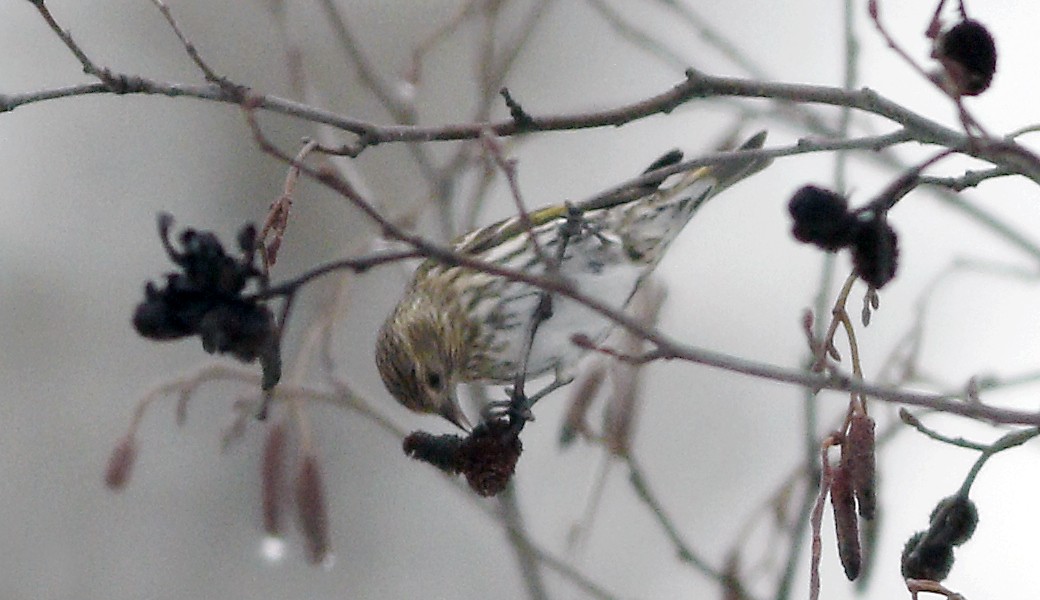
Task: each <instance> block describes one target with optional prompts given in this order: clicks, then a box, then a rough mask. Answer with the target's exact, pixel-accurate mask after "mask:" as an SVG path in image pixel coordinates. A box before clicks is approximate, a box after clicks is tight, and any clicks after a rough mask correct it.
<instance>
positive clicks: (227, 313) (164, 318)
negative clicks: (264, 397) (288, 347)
mask: <svg viewBox="0 0 1040 600" xmlns="http://www.w3.org/2000/svg"><path fill="white" fill-rule="evenodd" d="M172 226H173V217H172V216H170V215H169V214H166V213H163V214H160V215H159V238H160V239H161V240H162V244H163V248H164V249H165V250H166V254H167V255H168V256H169V257H170V260H172V261H173V263H174V264H175V265H177V266H178V267H179V268H180V270H179V271H177V272H172V273H167V274H166V282H165V285H162V286H157V285H156V284H154V283H153V282H151V281H149V282H148V283H146V284H145V288H144V300H143V301H141V303H140V304H138V305H137V308H136V309H135V310H134V316H133V324H134V329H136V330H137V333H139V334H140V335H141V336H142V337H145V338H148V339H151V340H160V341H161V340H176V339H180V338H184V337H188V336H193V335H197V336H199V338H200V339H201V340H202V347H203V348H204V349H205V350H206V352H209V353H214V352H218V353H221V354H225V353H227V354H231V355H232V356H234V357H235V358H238V359H239V360H241V361H244V362H253V361H254V360H259V361H260V366H261V368H262V369H263V388H264V389H270V388H272V387H274V385H275V384H276V383H278V380H279V378H280V377H281V358H280V354H279V336H278V328H277V327H276V325H275V319H274V316H273V315H272V314H271V310H270V309H269V308H267V306H265V305H264V303H263V302H262V301H261V300H259V299H257V298H256V297H250V296H248V295H247V294H246V288H247V286H248V285H249V284H250V282H253V281H257V282H259V281H262V280H263V275H262V273H261V272H260V270H259V269H257V267H256V266H255V264H254V255H255V249H256V229H255V228H254V227H253V226H252V225H246V226H245V227H243V228H242V231H241V232H240V233H239V235H238V246H239V249H240V250H241V251H242V256H241V257H239V258H234V257H232V256H229V255H228V254H227V253H226V252H225V251H224V247H223V246H222V245H221V243H220V240H218V239H217V236H216V235H214V234H213V233H211V232H208V231H196V230H194V229H190V228H189V229H185V230H184V231H183V232H181V234H180V236H179V239H178V241H179V242H180V246H181V250H177V249H175V248H174V247H173V244H172V243H170V227H172Z"/></svg>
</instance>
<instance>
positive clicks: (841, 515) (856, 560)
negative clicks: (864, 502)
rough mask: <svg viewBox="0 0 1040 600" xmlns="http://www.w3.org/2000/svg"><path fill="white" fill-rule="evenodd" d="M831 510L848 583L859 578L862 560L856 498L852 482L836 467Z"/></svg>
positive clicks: (839, 556)
mask: <svg viewBox="0 0 1040 600" xmlns="http://www.w3.org/2000/svg"><path fill="white" fill-rule="evenodd" d="M830 492H831V508H832V509H833V510H834V531H835V533H836V534H837V538H838V558H840V559H841V566H842V567H843V568H844V569H845V576H846V577H848V578H849V581H855V580H856V578H857V577H859V568H860V563H861V560H862V555H861V553H860V546H859V518H858V517H857V516H856V498H855V496H854V495H853V493H852V482H851V481H850V480H849V474H848V473H847V472H846V471H845V469H844V468H843V467H842V466H841V465H838V466H837V467H835V468H834V470H833V479H832V480H831V490H830Z"/></svg>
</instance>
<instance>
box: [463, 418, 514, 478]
mask: <svg viewBox="0 0 1040 600" xmlns="http://www.w3.org/2000/svg"><path fill="white" fill-rule="evenodd" d="M517 433H518V432H517V431H516V430H515V429H514V428H513V427H512V426H511V425H510V424H509V421H508V420H507V419H497V420H495V421H490V422H484V423H481V424H480V425H478V426H477V427H476V428H475V429H474V430H473V433H471V434H470V435H469V437H467V438H466V439H465V440H463V442H462V446H461V447H460V448H459V456H460V458H461V460H460V465H461V468H460V471H461V472H462V474H463V475H465V476H466V482H467V483H469V487H471V488H473V491H475V492H476V493H478V494H480V495H481V496H485V497H489V496H494V495H496V494H498V493H499V492H501V491H502V490H504V489H505V488H506V485H508V484H509V480H510V479H512V478H513V473H514V472H515V471H516V462H517V460H519V459H520V453H521V452H522V451H523V445H522V444H521V443H520V438H519V437H518V435H517Z"/></svg>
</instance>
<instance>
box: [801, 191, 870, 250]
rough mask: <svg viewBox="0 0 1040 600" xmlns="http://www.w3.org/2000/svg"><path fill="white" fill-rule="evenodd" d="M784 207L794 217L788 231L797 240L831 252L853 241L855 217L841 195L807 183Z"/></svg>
mask: <svg viewBox="0 0 1040 600" xmlns="http://www.w3.org/2000/svg"><path fill="white" fill-rule="evenodd" d="M787 210H788V212H790V214H791V218H792V219H794V225H793V226H792V228H791V233H792V234H793V235H794V237H795V239H796V240H798V241H799V242H803V243H806V244H813V245H815V246H818V247H820V248H822V249H824V250H829V251H831V252H833V251H835V250H840V249H841V248H844V247H846V246H848V245H849V244H851V243H852V235H853V233H854V231H855V226H856V221H855V218H854V217H853V216H852V215H851V214H850V213H849V207H848V201H847V200H846V199H845V197H844V196H841V195H840V194H837V193H835V192H832V191H830V190H827V189H824V188H820V187H816V186H813V185H807V186H804V187H802V188H801V189H799V190H798V191H797V192H795V193H794V196H792V197H791V200H790V202H788V204H787Z"/></svg>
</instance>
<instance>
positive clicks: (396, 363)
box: [376, 132, 769, 429]
mask: <svg viewBox="0 0 1040 600" xmlns="http://www.w3.org/2000/svg"><path fill="white" fill-rule="evenodd" d="M765 137H766V134H765V132H761V133H759V134H758V135H756V136H754V137H752V138H751V139H749V140H748V141H747V142H745V143H744V145H743V146H741V149H755V148H760V147H762V144H763V143H764V142H765ZM681 158H682V155H681V153H678V152H674V153H669V154H668V155H666V156H665V157H662V159H660V160H658V161H656V162H655V163H654V164H652V165H651V166H650V168H649V169H647V171H652V170H654V169H657V168H661V167H663V166H668V165H670V164H674V163H677V162H678V161H679V160H681ZM768 164H769V161H768V160H767V159H761V158H758V159H756V158H747V159H742V160H734V161H729V162H725V163H721V164H718V165H714V166H711V167H703V168H700V169H696V170H694V171H691V172H688V173H684V174H681V175H679V176H678V177H679V180H678V181H677V182H676V183H674V184H671V185H668V186H665V184H664V183H662V184H661V185H660V186H655V187H653V188H647V189H646V190H645V192H644V193H643V194H642V196H641V197H639V198H637V199H634V200H632V201H630V202H627V203H624V204H619V205H617V206H612V207H609V208H602V209H595V210H589V211H587V212H584V213H582V214H581V215H580V220H581V223H580V225H581V226H580V228H579V229H580V231H576V232H569V233H567V234H564V226H565V224H566V223H567V220H568V208H567V207H566V206H565V205H557V206H551V207H547V208H543V209H541V210H537V211H534V212H531V213H530V215H529V217H530V221H531V223H532V224H533V227H532V228H531V229H527V228H526V227H525V225H524V224H523V222H522V221H521V219H520V218H519V217H513V218H509V219H506V220H504V221H500V222H498V223H495V224H494V225H489V226H487V227H483V228H480V229H477V230H474V231H472V232H470V233H468V234H466V235H464V236H462V237H460V238H458V239H457V240H455V242H454V243H453V245H452V246H453V249H454V251H455V252H457V253H459V254H461V255H465V256H470V257H473V258H475V259H479V260H482V261H486V262H488V263H493V264H496V265H498V266H501V267H504V268H509V269H515V270H519V271H524V272H527V273H530V274H541V273H543V272H544V271H545V265H544V264H542V262H541V261H540V260H539V257H538V255H537V254H536V251H535V250H534V248H533V246H532V243H531V239H530V238H531V236H532V235H533V236H535V237H536V238H537V240H538V243H539V244H540V246H541V248H542V249H543V250H544V253H545V255H548V256H550V257H553V256H556V254H557V252H558V248H559V245H560V243H561V242H563V241H564V239H565V238H566V246H565V248H566V252H565V253H564V256H563V258H562V260H561V261H560V263H559V265H558V268H559V271H558V273H559V275H560V276H562V277H564V278H566V279H567V280H569V281H570V282H571V283H572V284H573V285H574V286H576V288H577V289H579V290H581V291H582V292H584V293H586V294H589V295H591V296H594V297H596V298H598V299H600V300H601V301H603V302H605V303H608V304H611V305H613V306H617V307H623V306H624V305H625V304H626V303H627V302H628V300H629V299H630V298H631V297H632V294H633V293H634V292H635V290H636V289H637V288H638V286H639V285H640V283H641V282H642V280H643V278H644V277H645V276H646V275H647V274H649V273H650V271H652V270H653V269H654V267H655V266H657V263H658V262H660V260H661V257H662V255H663V254H664V251H665V250H666V249H667V247H668V245H669V244H670V243H671V242H672V240H674V239H675V238H676V237H677V236H678V234H679V232H680V231H682V229H683V227H684V226H685V225H686V223H687V222H688V221H689V220H690V218H691V217H692V216H693V214H694V213H695V212H697V209H698V208H700V206H701V205H702V204H703V203H704V202H705V201H706V200H708V199H709V198H711V197H713V196H715V195H716V194H718V193H719V192H720V191H722V190H724V189H726V188H727V187H729V186H730V185H733V184H734V183H736V182H738V181H740V180H741V179H744V178H745V177H748V176H750V175H752V174H754V173H757V172H758V171H760V170H762V169H763V168H765V167H766V166H767V165H768ZM540 297H541V293H540V290H539V289H537V288H535V287H533V286H531V285H528V284H525V283H522V282H515V281H509V280H506V279H504V278H501V277H497V276H494V275H490V274H488V273H484V272H480V271H475V270H472V269H467V268H464V267H459V266H452V265H448V264H444V263H441V262H438V261H435V260H432V259H431V260H427V261H425V262H424V263H423V264H422V265H420V266H419V268H418V269H417V270H416V272H415V274H414V276H413V278H412V282H411V284H410V285H409V287H408V289H407V291H406V293H405V295H404V297H403V298H402V299H401V301H400V302H399V303H398V305H397V307H396V308H395V309H394V311H393V313H392V314H391V315H390V316H389V317H388V318H387V320H386V323H385V324H384V325H383V327H382V329H381V330H380V332H379V337H378V341H377V343H376V364H377V366H378V368H379V374H380V375H381V376H382V378H383V383H384V384H385V385H386V387H387V389H388V390H389V391H390V393H391V394H393V396H394V397H395V398H397V400H398V401H399V402H400V403H401V404H403V405H404V406H405V407H406V408H409V409H411V410H413V411H417V412H424V413H434V414H439V415H441V416H442V417H444V418H445V419H447V420H449V421H451V422H452V423H454V424H455V425H457V426H459V427H460V428H462V429H466V428H467V427H466V426H467V425H468V421H467V419H466V417H465V415H464V413H463V412H462V409H461V407H460V406H459V403H458V401H457V399H456V397H455V386H456V385H457V384H459V383H468V382H484V383H509V382H513V381H515V379H516V377H517V375H518V373H517V371H518V370H520V369H521V368H522V367H521V366H520V365H521V364H522V362H523V358H524V356H523V354H524V352H525V351H526V350H527V342H528V325H529V323H530V322H531V319H532V316H533V314H534V311H535V309H536V307H537V305H538V303H539V300H540ZM610 329H611V322H610V321H609V320H608V319H606V318H605V317H603V316H602V315H600V314H598V313H595V312H593V311H592V310H590V309H588V308H587V307H584V306H582V305H581V304H579V303H577V302H574V301H572V300H569V299H566V298H554V299H553V303H552V314H551V316H549V317H548V318H547V319H546V320H545V321H543V322H542V323H541V326H540V328H539V329H538V332H537V335H536V336H535V338H534V341H533V344H532V345H531V348H530V354H529V355H528V364H527V373H526V375H528V376H537V375H540V374H543V373H547V372H549V371H551V370H555V371H556V374H557V378H560V377H561V375H562V374H563V373H565V372H566V370H567V369H568V368H569V367H570V366H571V365H573V364H574V363H575V362H576V361H577V360H578V359H579V358H580V357H581V354H582V352H583V350H582V349H581V348H579V347H578V346H576V345H575V344H573V343H572V341H571V339H572V336H574V335H576V334H583V335H585V336H586V337H587V338H588V339H590V340H592V341H593V342H599V341H602V340H603V338H605V337H606V335H607V334H608V333H609V332H610Z"/></svg>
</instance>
